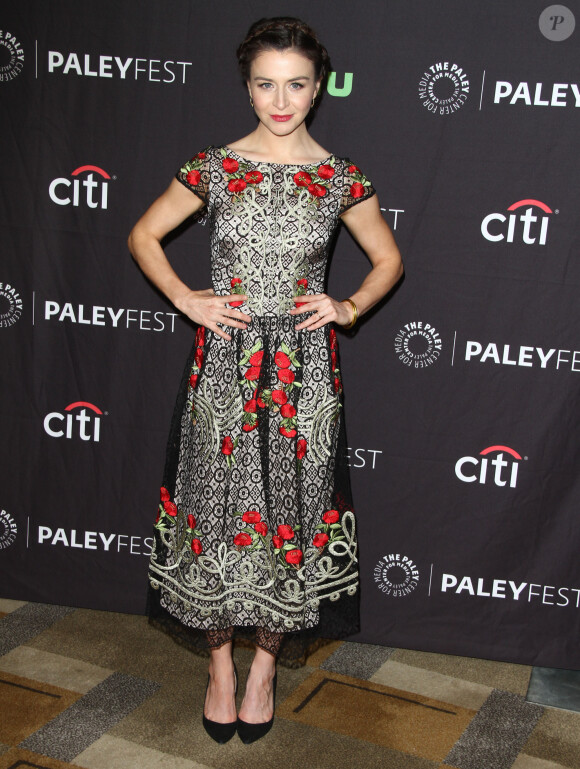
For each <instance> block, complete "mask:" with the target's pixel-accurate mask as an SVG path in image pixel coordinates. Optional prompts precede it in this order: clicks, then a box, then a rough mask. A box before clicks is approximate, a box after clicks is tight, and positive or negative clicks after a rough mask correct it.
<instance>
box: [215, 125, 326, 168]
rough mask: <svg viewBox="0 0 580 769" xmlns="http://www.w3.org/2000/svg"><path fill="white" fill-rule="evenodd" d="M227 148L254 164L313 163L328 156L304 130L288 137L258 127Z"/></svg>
mask: <svg viewBox="0 0 580 769" xmlns="http://www.w3.org/2000/svg"><path fill="white" fill-rule="evenodd" d="M227 146H228V147H231V148H232V149H233V150H234V152H237V153H239V154H240V155H241V156H242V157H245V158H247V159H248V160H254V161H256V162H260V161H262V162H272V163H285V164H292V163H296V164H304V163H315V162H317V161H320V160H324V159H326V158H327V157H328V155H329V153H328V152H326V151H325V150H324V148H323V147H321V146H320V145H319V144H318V143H317V142H315V141H314V139H312V137H311V136H310V135H309V133H308V131H306V129H304V130H303V131H300V132H298V131H294V132H293V133H292V134H290V135H289V136H275V135H274V134H272V133H271V132H269V131H268V132H267V133H266V131H265V130H262V131H261V130H260V126H258V128H256V130H255V131H252V133H250V134H248V135H247V136H244V137H243V138H242V139H239V140H238V141H235V142H230V143H229V144H228V145H227Z"/></svg>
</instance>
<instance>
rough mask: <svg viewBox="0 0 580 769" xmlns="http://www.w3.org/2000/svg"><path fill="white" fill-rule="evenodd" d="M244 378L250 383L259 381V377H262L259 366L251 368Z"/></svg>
mask: <svg viewBox="0 0 580 769" xmlns="http://www.w3.org/2000/svg"><path fill="white" fill-rule="evenodd" d="M244 376H245V377H246V379H248V380H249V381H250V382H252V381H254V380H255V379H258V378H259V376H260V367H259V366H250V368H249V369H248V370H247V371H246V373H245V374H244Z"/></svg>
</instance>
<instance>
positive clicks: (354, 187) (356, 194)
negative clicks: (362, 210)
mask: <svg viewBox="0 0 580 769" xmlns="http://www.w3.org/2000/svg"><path fill="white" fill-rule="evenodd" d="M364 194H365V188H364V187H363V185H362V184H361V183H360V182H355V183H354V184H351V186H350V195H351V197H353V198H362V196H363V195H364Z"/></svg>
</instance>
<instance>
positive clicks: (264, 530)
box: [254, 521, 268, 537]
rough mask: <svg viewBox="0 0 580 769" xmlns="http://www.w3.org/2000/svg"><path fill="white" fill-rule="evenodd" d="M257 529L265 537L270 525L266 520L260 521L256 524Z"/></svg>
mask: <svg viewBox="0 0 580 769" xmlns="http://www.w3.org/2000/svg"><path fill="white" fill-rule="evenodd" d="M254 529H255V531H256V532H257V533H258V534H260V535H261V536H262V537H265V536H266V534H267V533H268V527H267V526H266V524H265V523H264V521H260V522H259V523H257V524H256V525H255V526H254Z"/></svg>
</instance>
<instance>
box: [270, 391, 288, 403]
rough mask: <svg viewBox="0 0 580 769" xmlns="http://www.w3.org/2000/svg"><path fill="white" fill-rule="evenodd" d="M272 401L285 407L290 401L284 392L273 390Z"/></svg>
mask: <svg viewBox="0 0 580 769" xmlns="http://www.w3.org/2000/svg"><path fill="white" fill-rule="evenodd" d="M272 400H273V401H274V403H277V404H278V405H279V406H283V405H284V403H286V401H287V400H288V396H287V395H286V393H285V392H284V390H272Z"/></svg>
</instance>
